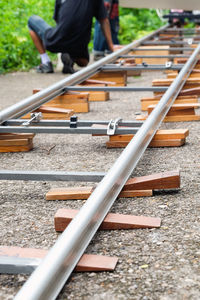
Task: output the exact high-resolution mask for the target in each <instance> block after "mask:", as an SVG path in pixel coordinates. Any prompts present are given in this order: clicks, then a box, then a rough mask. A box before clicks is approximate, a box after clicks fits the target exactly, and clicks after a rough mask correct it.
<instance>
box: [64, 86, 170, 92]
mask: <svg viewBox="0 0 200 300" xmlns="http://www.w3.org/2000/svg"><path fill="white" fill-rule="evenodd" d="M65 89H66V91H80V92H83V91H107V92H166V91H167V87H166V86H160V87H127V86H100V87H98V86H66V87H65Z"/></svg>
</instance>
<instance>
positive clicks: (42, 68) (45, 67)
mask: <svg viewBox="0 0 200 300" xmlns="http://www.w3.org/2000/svg"><path fill="white" fill-rule="evenodd" d="M36 72H37V73H53V72H54V70H53V65H52V62H48V63H47V64H40V65H39V66H37V67H36Z"/></svg>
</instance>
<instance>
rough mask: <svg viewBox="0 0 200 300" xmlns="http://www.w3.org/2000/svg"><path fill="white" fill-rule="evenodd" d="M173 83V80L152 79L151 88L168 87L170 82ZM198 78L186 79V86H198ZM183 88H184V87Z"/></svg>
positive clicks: (199, 80)
mask: <svg viewBox="0 0 200 300" xmlns="http://www.w3.org/2000/svg"><path fill="white" fill-rule="evenodd" d="M173 81H174V79H173V78H167V79H154V80H153V81H152V85H153V86H170V85H171V84H172V82H173ZM199 83H200V78H188V79H187V80H186V84H187V85H195V84H196V85H199ZM184 87H185V86H184Z"/></svg>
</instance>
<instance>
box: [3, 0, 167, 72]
mask: <svg viewBox="0 0 200 300" xmlns="http://www.w3.org/2000/svg"><path fill="white" fill-rule="evenodd" d="M74 1H75V0H74ZM54 2H55V0H12V1H7V0H0V28H1V34H0V73H5V72H9V71H14V70H27V69H30V68H31V67H33V66H36V65H37V64H39V62H40V60H39V55H38V52H37V50H36V49H35V46H34V44H33V42H32V40H31V38H30V36H29V32H28V27H27V22H28V18H29V17H30V16H31V15H33V14H36V15H39V16H40V17H42V18H43V19H44V20H45V21H46V22H47V23H49V24H50V25H52V26H53V25H54V24H55V23H54V20H53V18H52V16H53V10H54ZM93 23H94V22H93ZM161 25H162V22H161V21H160V19H159V18H158V16H157V14H156V12H155V10H148V9H125V8H120V32H119V39H120V43H121V44H127V43H130V42H132V40H133V39H138V38H140V37H141V36H143V35H145V34H147V33H148V32H149V31H152V30H154V29H156V28H158V27H160V26H161ZM93 32H94V29H92V37H93ZM92 47H93V43H92V39H91V42H90V44H89V49H90V50H91V49H92ZM50 55H51V57H52V58H54V57H55V54H50Z"/></svg>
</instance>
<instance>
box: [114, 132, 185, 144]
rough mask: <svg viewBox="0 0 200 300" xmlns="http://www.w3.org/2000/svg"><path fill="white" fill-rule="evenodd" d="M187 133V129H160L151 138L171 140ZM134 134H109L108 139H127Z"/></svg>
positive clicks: (183, 136)
mask: <svg viewBox="0 0 200 300" xmlns="http://www.w3.org/2000/svg"><path fill="white" fill-rule="evenodd" d="M188 135H189V130H188V129H160V130H157V131H156V134H155V135H154V137H153V140H168V139H169V140H172V139H183V138H186V137H187V136H188ZM133 136H134V135H131V134H124V135H111V136H110V137H109V138H110V141H129V142H130V140H131V139H132V138H133Z"/></svg>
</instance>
